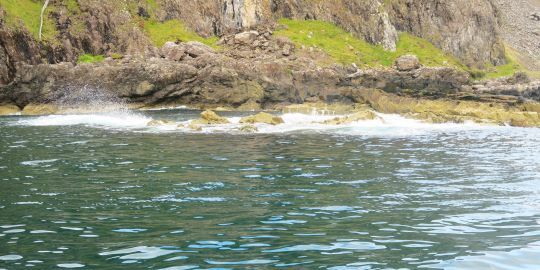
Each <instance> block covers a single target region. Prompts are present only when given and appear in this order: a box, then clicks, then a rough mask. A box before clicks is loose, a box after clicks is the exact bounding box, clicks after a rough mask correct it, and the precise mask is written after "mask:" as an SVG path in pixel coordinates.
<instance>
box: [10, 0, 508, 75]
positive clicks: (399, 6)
mask: <svg viewBox="0 0 540 270" xmlns="http://www.w3.org/2000/svg"><path fill="white" fill-rule="evenodd" d="M489 1H490V0H474V1H469V0H451V1H442V0H437V1H431V0H420V1H408V0H393V1H382V0H365V1H357V0H337V1H311V0H271V1H264V0H211V1H206V0H204V1H203V0H160V1H157V2H156V4H155V5H154V4H150V3H149V1H142V0H129V1H120V2H119V1H106V0H92V1H76V5H73V4H70V5H68V4H67V1H53V2H52V3H51V4H50V6H49V9H48V10H49V11H50V13H49V15H48V18H47V19H48V20H50V21H52V22H53V25H55V28H56V29H55V30H56V32H55V33H54V38H53V40H49V41H44V42H37V41H36V40H35V39H34V37H33V36H32V35H31V34H29V32H28V31H27V30H25V29H23V28H13V27H7V26H6V25H5V23H4V22H3V20H2V18H5V17H6V14H5V13H3V11H1V7H0V13H2V14H1V15H2V16H0V85H1V84H4V85H5V84H7V83H8V82H10V81H11V80H12V79H13V77H14V74H15V73H16V68H17V65H18V64H17V63H25V64H39V63H59V62H63V61H69V62H75V60H76V59H77V57H78V56H79V55H80V54H82V53H90V54H103V55H112V54H116V53H118V54H122V55H129V54H131V55H145V56H146V57H150V56H156V55H157V50H156V49H155V48H154V47H153V46H152V42H151V41H150V39H149V38H148V35H147V33H146V31H145V24H147V23H152V21H158V22H162V21H166V20H172V19H178V20H180V21H182V22H183V23H184V24H185V25H186V26H187V27H188V28H190V29H192V30H194V31H196V32H197V33H199V34H200V35H202V36H204V37H208V36H212V35H216V36H220V37H222V36H224V35H226V34H236V33H239V32H242V31H245V30H249V29H259V30H260V29H272V28H274V27H275V26H276V24H277V20H278V19H279V18H293V19H299V20H306V19H316V20H323V21H328V22H332V23H335V24H337V25H339V26H340V27H342V28H343V29H345V30H347V31H349V32H351V33H353V34H355V35H357V36H358V37H361V38H363V39H365V40H367V41H368V42H370V43H373V44H380V45H381V46H383V47H384V48H385V49H387V50H391V51H393V50H395V49H396V42H397V40H398V31H405V32H409V33H412V34H414V35H417V36H420V37H423V38H425V39H427V40H429V41H431V42H432V43H434V44H435V45H437V46H438V47H440V48H442V49H443V50H444V51H446V52H448V53H450V54H453V55H455V56H457V57H458V58H460V59H462V60H464V61H465V62H466V63H468V64H470V65H471V66H479V65H482V64H483V63H486V62H491V63H493V64H500V63H503V62H504V59H505V58H504V50H503V47H502V45H501V42H500V39H499V36H498V24H497V18H496V11H495V9H494V8H493V7H492V6H491V4H490V2H489ZM72 2H73V1H71V2H70V3H72ZM0 6H1V5H0ZM244 36H245V35H244ZM238 38H245V37H243V36H239V37H238ZM248 38H249V37H248ZM283 53H284V54H285V55H289V54H290V52H289V49H288V48H287V47H285V48H284V51H283Z"/></svg>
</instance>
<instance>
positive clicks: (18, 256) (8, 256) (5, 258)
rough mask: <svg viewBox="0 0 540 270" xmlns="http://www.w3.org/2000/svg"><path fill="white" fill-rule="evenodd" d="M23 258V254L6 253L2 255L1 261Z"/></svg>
mask: <svg viewBox="0 0 540 270" xmlns="http://www.w3.org/2000/svg"><path fill="white" fill-rule="evenodd" d="M22 258H23V256H20V255H4V256H0V261H18V260H20V259H22Z"/></svg>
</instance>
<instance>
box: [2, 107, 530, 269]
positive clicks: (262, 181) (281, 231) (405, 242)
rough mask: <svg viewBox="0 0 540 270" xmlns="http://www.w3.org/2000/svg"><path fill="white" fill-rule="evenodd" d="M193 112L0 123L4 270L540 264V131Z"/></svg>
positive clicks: (518, 266) (16, 119) (527, 266)
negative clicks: (250, 121)
mask: <svg viewBox="0 0 540 270" xmlns="http://www.w3.org/2000/svg"><path fill="white" fill-rule="evenodd" d="M197 114H198V112H195V111H188V110H168V111H155V112H144V113H136V114H133V115H128V116H121V115H114V114H113V115H87V116H69V115H66V116H45V117H23V116H11V117H3V118H0V269H10V270H11V269H63V268H78V269H169V270H179V269H540V130H538V129H522V128H511V127H480V126H474V125H470V126H468V125H426V124H424V125H420V124H418V123H415V122H412V121H408V120H404V119H400V118H391V117H390V118H389V120H388V121H387V122H386V123H384V124H369V123H360V124H358V125H354V126H347V127H343V128H332V129H324V128H322V127H320V126H312V125H310V123H312V119H311V118H309V119H307V120H306V119H304V120H302V119H303V118H302V116H299V115H289V116H285V117H284V118H285V120H286V125H284V126H283V127H279V126H275V127H266V126H261V127H260V130H261V132H259V133H256V134H236V133H234V132H230V131H229V130H227V129H226V128H225V129H223V130H222V131H220V130H213V131H211V132H203V133H193V132H183V131H177V130H175V128H174V127H173V128H170V127H168V128H167V127H166V128H157V129H156V128H146V127H145V123H146V122H147V121H148V119H152V118H153V119H157V118H166V119H173V120H175V121H178V122H182V121H186V120H189V119H193V118H195V117H196V115H197ZM227 116H228V117H230V118H231V119H232V120H233V121H232V122H234V119H236V118H235V117H236V116H238V115H236V114H234V113H229V114H227ZM306 117H307V116H306ZM302 121H303V122H302ZM287 123H290V124H289V125H287ZM292 126H296V127H297V128H296V129H294V128H291V127H292Z"/></svg>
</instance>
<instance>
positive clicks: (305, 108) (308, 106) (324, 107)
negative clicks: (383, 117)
mask: <svg viewBox="0 0 540 270" xmlns="http://www.w3.org/2000/svg"><path fill="white" fill-rule="evenodd" d="M354 110H355V105H354V104H345V103H333V104H327V103H324V102H313V103H303V104H293V105H288V106H286V107H284V108H282V109H281V111H282V112H283V113H303V114H316V115H333V114H337V115H340V114H341V115H343V114H350V113H352V112H353V111H354Z"/></svg>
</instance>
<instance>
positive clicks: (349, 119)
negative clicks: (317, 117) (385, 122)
mask: <svg viewBox="0 0 540 270" xmlns="http://www.w3.org/2000/svg"><path fill="white" fill-rule="evenodd" d="M375 119H381V118H380V117H379V116H377V114H375V112H374V111H372V110H365V111H360V112H356V113H354V114H351V115H347V116H343V117H336V118H334V119H330V120H326V121H323V122H321V124H325V125H346V124H350V123H354V122H358V121H365V120H375Z"/></svg>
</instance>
